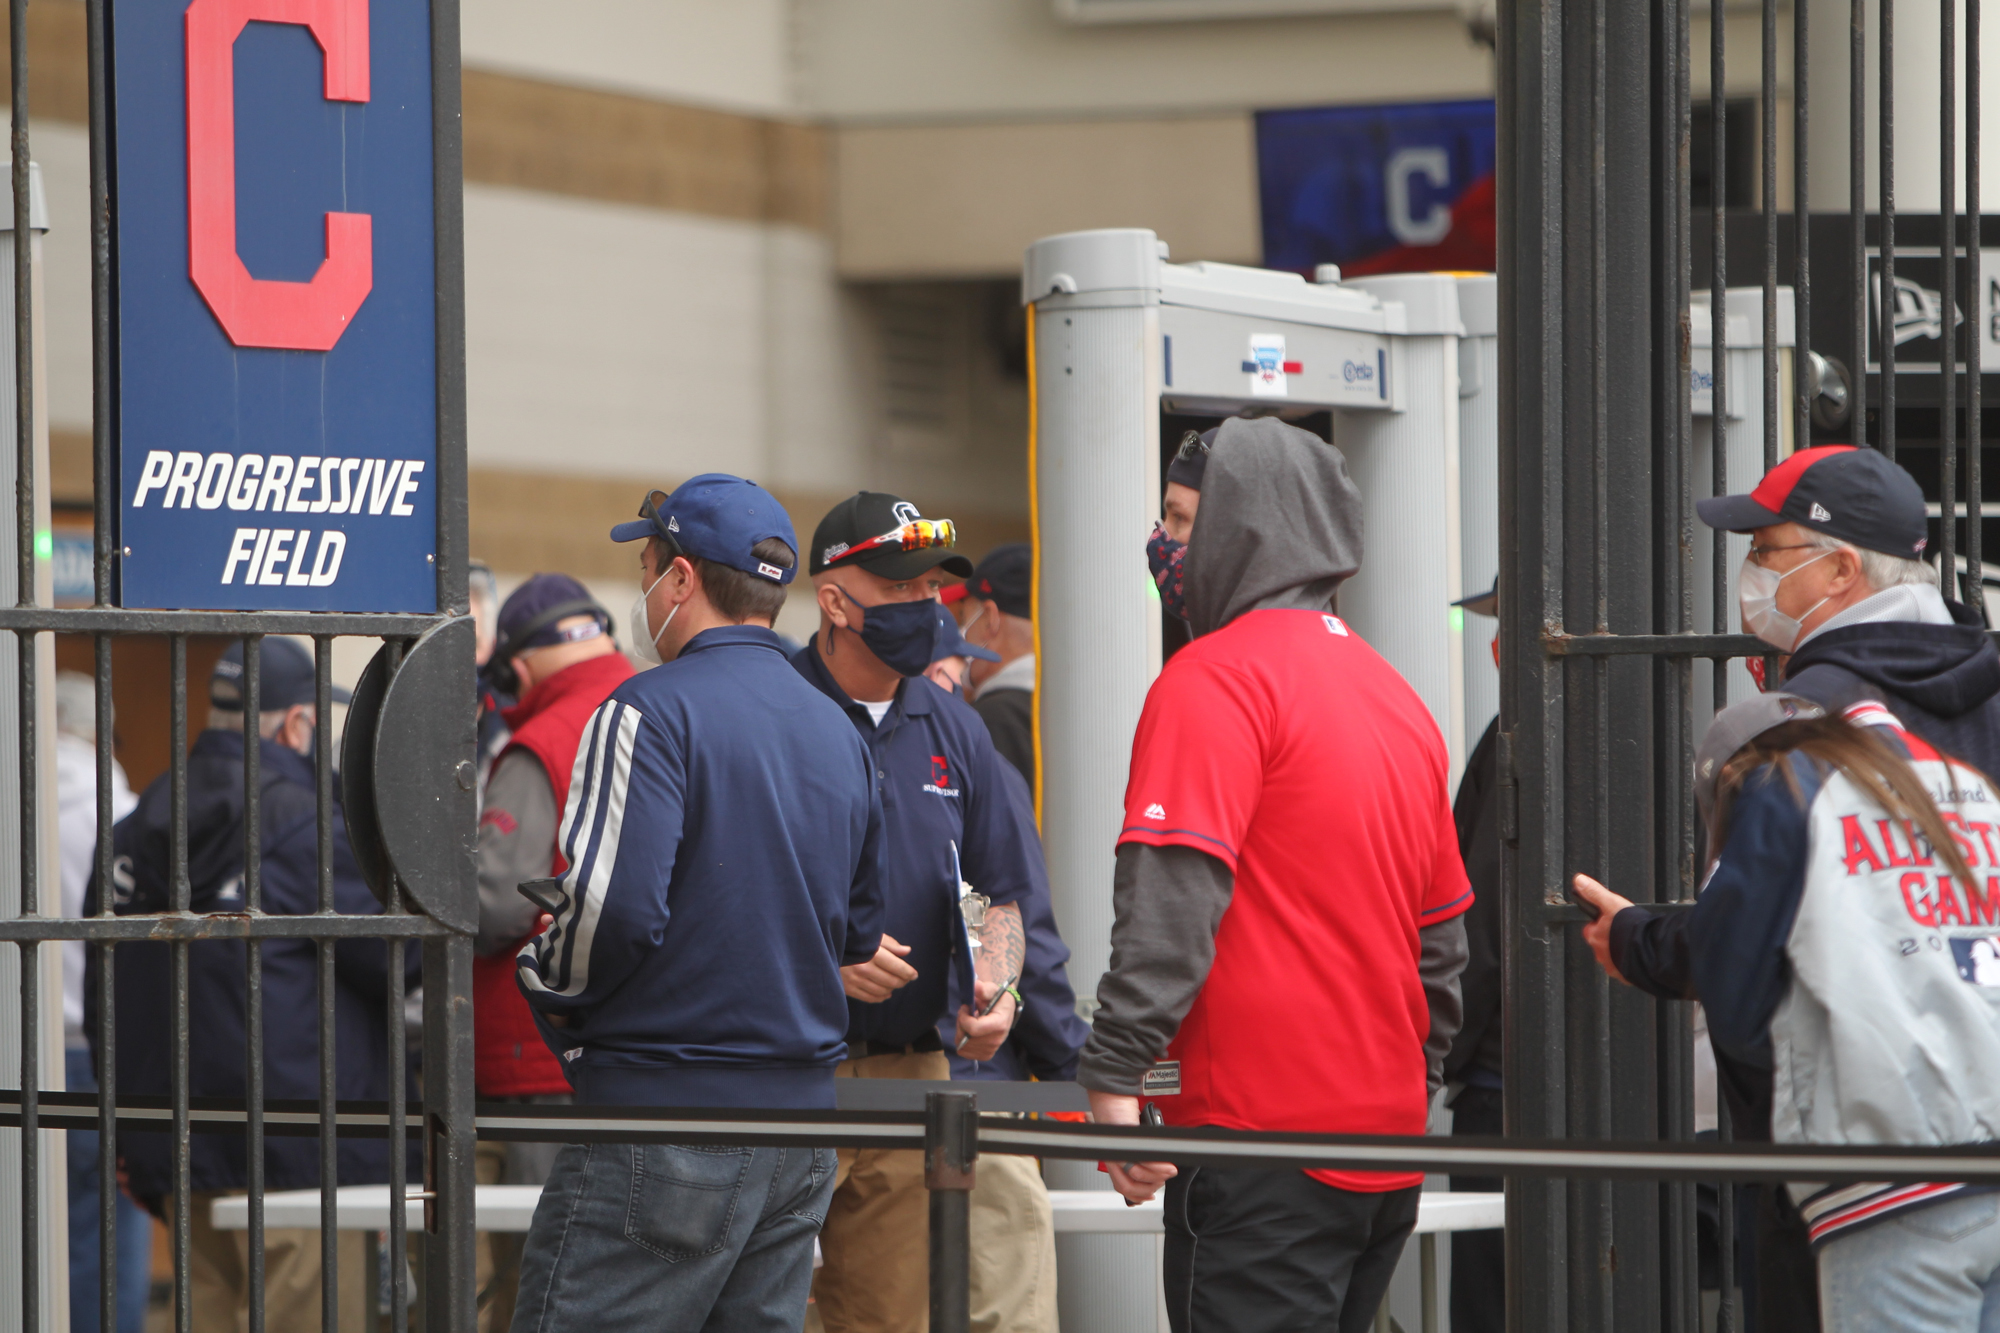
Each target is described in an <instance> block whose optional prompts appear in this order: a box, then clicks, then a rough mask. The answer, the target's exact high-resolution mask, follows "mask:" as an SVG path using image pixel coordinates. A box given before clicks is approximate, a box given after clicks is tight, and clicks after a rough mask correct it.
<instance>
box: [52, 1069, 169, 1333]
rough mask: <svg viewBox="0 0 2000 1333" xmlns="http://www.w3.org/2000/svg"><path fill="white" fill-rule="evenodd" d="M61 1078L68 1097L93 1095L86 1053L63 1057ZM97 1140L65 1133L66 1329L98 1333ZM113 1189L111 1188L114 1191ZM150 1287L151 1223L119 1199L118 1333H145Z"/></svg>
mask: <svg viewBox="0 0 2000 1333" xmlns="http://www.w3.org/2000/svg"><path fill="white" fill-rule="evenodd" d="M63 1072H64V1074H65V1076H66V1078H67V1080H68V1082H67V1086H68V1088H69V1090H70V1091H71V1092H95V1091H97V1076H96V1074H95V1073H94V1072H93V1071H92V1069H91V1067H90V1052H89V1051H87V1050H73V1051H66V1052H64V1054H63ZM97 1186H98V1175H97V1134H96V1132H95V1131H93V1130H79V1129H72V1130H71V1131H69V1327H70V1333H99V1327H98V1319H97V1316H98V1307H99V1302H100V1301H101V1300H102V1299H103V1298H102V1297H101V1296H99V1295H98V1292H99V1290H100V1288H99V1283H100V1281H101V1280H102V1274H101V1269H102V1267H103V1265H102V1262H101V1258H102V1256H101V1255H100V1254H99V1252H98V1245H97V1239H98V1231H97ZM113 1188H114V1189H115V1188H116V1187H115V1186H114V1187H113ZM152 1285H153V1222H152V1219H151V1218H149V1217H147V1216H146V1210H145V1209H143V1208H141V1207H140V1206H139V1205H138V1204H136V1203H134V1202H132V1200H131V1199H129V1198H127V1197H126V1196H125V1194H124V1193H123V1192H120V1193H119V1195H118V1333H144V1330H145V1327H146V1298H147V1297H148V1296H149V1295H150V1294H151V1291H152Z"/></svg>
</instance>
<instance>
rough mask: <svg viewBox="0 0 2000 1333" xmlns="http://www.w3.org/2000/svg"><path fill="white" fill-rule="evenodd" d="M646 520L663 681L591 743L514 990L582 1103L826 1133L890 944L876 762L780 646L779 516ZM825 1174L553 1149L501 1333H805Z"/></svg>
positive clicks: (750, 499) (637, 526)
mask: <svg viewBox="0 0 2000 1333" xmlns="http://www.w3.org/2000/svg"><path fill="white" fill-rule="evenodd" d="M639 513H640V520H639V521H638V522H636V523H622V524H620V525H619V526H618V527H616V528H614V529H612V537H613V539H614V540H617V541H637V540H640V539H642V538H643V539H645V541H646V545H645V547H644V548H643V551H642V554H641V557H640V568H641V570H642V573H643V577H644V583H643V588H642V591H641V592H640V594H639V598H638V600H637V601H636V602H635V603H634V604H633V607H632V616H631V619H632V639H633V645H634V647H635V649H636V650H637V652H638V653H639V655H640V656H642V657H645V658H648V659H650V660H652V661H654V662H659V661H661V660H662V659H665V664H664V665H661V666H658V667H657V668H656V669H654V670H651V671H644V672H641V673H640V674H638V675H637V676H634V677H632V678H631V679H630V680H627V681H626V682H625V683H624V684H622V685H620V686H619V687H618V688H617V689H616V690H615V691H613V692H612V694H611V696H610V698H609V699H607V700H606V701H605V702H604V704H603V705H602V706H600V707H599V708H598V710H597V711H596V713H594V714H593V715H592V716H591V719H590V722H589V723H588V724H587V725H586V726H585V728H584V734H583V739H582V742H581V744H579V745H578V746H577V748H576V754H577V758H576V765H575V768H574V770H573V771H572V773H571V776H570V781H569V794H568V800H567V802H566V804H565V807H564V813H563V819H562V824H561V826H560V829H559V832H558V835H557V839H558V846H559V849H560V852H561V855H562V858H563V860H564V862H565V863H566V864H567V867H568V868H567V869H566V870H565V871H564V873H563V876H562V878H561V879H560V880H559V881H550V880H543V881H538V882H537V885H536V887H537V888H538V889H539V890H540V891H542V892H543V893H544V894H545V895H546V896H547V898H548V900H549V910H550V911H551V912H552V914H553V920H552V922H551V923H550V925H549V926H548V928H547V929H546V930H544V931H543V932H542V933H541V934H540V935H539V936H538V937H536V938H535V939H534V940H532V941H531V942H530V943H529V944H528V945H527V947H526V948H524V949H522V951H521V954H520V959H519V966H520V972H519V976H520V982H521V990H522V993H523V994H525V995H526V996H527V999H528V1003H529V1005H530V1006H531V1007H532V1008H533V1009H534V1011H535V1014H536V1017H537V1019H538V1020H539V1022H540V1023H541V1025H542V1030H543V1036H544V1038H545V1039H546V1040H547V1041H548V1043H549V1046H550V1048H551V1049H552V1050H554V1051H555V1052H556V1054H557V1055H558V1056H559V1057H561V1059H562V1062H563V1068H564V1070H565V1072H566V1073H567V1074H568V1075H569V1079H570V1082H571V1083H572V1085H573V1086H574V1087H575V1089H576V1098H577V1101H578V1102H579V1103H580V1104H584V1105H597V1106H678V1107H688V1106H720V1107H757V1108H775V1107H802V1108H826V1109H831V1108H832V1107H833V1104H834V1097H833V1078H834V1070H835V1068H836V1067H837V1066H838V1065H839V1063H840V1060H841V1058H842V1056H843V1055H845V1054H846V1047H845V1044H844V1042H843V1034H844V1032H845V1030H846V1028H847V1026H848V1013H847V1004H846V1001H845V999H844V997H843V994H842V989H843V988H842V976H841V969H842V967H844V966H847V965H854V964H862V963H865V962H867V961H868V960H869V959H871V958H873V957H874V956H875V954H876V952H877V945H878V942H879V941H880V938H881V925H882V921H881V910H880V909H881V899H880V895H879V889H878V874H879V869H880V853H879V847H880V835H881V803H880V800H879V798H878V797H877V795H876V792H875V787H874V784H873V783H872V782H871V781H870V780H869V774H870V772H871V771H872V767H873V766H872V765H871V764H870V763H869V757H868V752H867V747H866V746H865V745H863V744H862V742H861V739H860V738H859V737H857V736H856V735H855V734H854V728H853V726H852V725H851V724H850V723H849V722H848V721H847V720H846V719H845V718H843V717H842V716H841V714H840V710H839V709H838V708H835V707H833V706H832V705H831V704H830V703H828V701H827V699H826V697H825V696H824V695H822V694H820V693H819V692H818V691H816V690H814V689H813V688H811V687H810V686H809V685H807V684H806V683H805V682H803V681H801V680H800V679H799V677H798V673H797V672H796V671H794V670H793V669H792V667H791V666H790V664H788V663H787V662H786V660H785V656H784V649H783V647H782V642H783V641H782V640H780V639H779V638H778V636H777V635H776V634H774V633H773V632H772V631H771V621H772V619H773V618H774V617H775V616H776V614H777V611H778V608H779V607H780V606H782V605H783V603H784V585H785V584H787V583H789V582H790V581H791V579H792V577H793V575H794V573H795V572H796V567H797V564H798V560H797V556H796V554H795V552H796V550H797V545H796V542H795V539H794V538H793V536H792V526H791V522H790V520H789V519H787V518H786V517H785V512H784V510H783V509H782V508H780V507H779V505H778V503H777V501H775V500H774V499H772V498H771V496H770V494H769V492H767V491H764V490H762V489H760V488H759V487H758V486H756V485H755V484H754V483H752V482H748V481H744V480H743V479H742V478H740V477H730V476H725V475H722V474H719V473H711V474H708V475H705V476H700V477H696V478H694V479H693V480H691V481H689V482H687V483H686V484H685V485H683V486H682V487H681V488H680V489H679V490H677V491H675V492H674V493H673V494H672V495H665V494H663V493H661V492H659V491H655V492H653V493H652V494H651V495H649V496H648V497H647V499H646V502H645V504H644V505H643V506H642V507H641V508H640V511H639ZM834 1168H835V1161H834V1155H833V1153H832V1152H831V1151H830V1150H827V1149H807V1148H748V1147H716V1146H706V1147H699V1148H695V1147H664V1146H638V1145H631V1144H587V1145H580V1144H570V1145H568V1146H566V1147H564V1148H563V1150H562V1152H561V1154H560V1155H559V1156H558V1157H557V1158H556V1164H555V1169H554V1171H553V1172H551V1174H550V1176H549V1181H548V1184H547V1185H546V1186H545V1187H544V1189H543V1191H542V1199H541V1203H540V1204H539V1205H538V1206H537V1207H536V1210H535V1218H534V1223H533V1225H532V1226H531V1228H530V1230H529V1232H528V1239H527V1244H526V1247H525V1250H524V1253H523V1255H522V1259H521V1289H520V1296H519V1298H518V1301H517V1304H516V1305H515V1311H514V1325H513V1327H514V1330H515V1333H561V1331H566V1330H572V1329H617V1328H638V1327H646V1328H690V1329H693V1328H713V1329H727V1330H730V1331H731V1333H737V1331H739V1330H758V1331H759V1333H796V1331H797V1329H798V1328H799V1326H800V1324H801V1323H802V1322H803V1321H804V1319H805V1308H806V1296H807V1292H808V1290H809V1288H810V1285H811V1281H812V1242H813V1237H814V1235H815V1233H817V1232H818V1230H819V1226H820V1221H821V1219H822V1218H823V1217H824V1216H825V1215H826V1208H827V1201H828V1199H829V1198H830V1197H831V1196H832V1194H833V1173H834Z"/></svg>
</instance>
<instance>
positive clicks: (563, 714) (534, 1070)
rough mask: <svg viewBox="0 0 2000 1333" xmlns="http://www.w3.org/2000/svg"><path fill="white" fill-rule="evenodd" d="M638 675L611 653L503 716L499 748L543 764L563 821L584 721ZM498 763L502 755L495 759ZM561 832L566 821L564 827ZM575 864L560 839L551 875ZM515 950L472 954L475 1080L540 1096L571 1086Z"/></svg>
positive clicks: (494, 1089)
mask: <svg viewBox="0 0 2000 1333" xmlns="http://www.w3.org/2000/svg"><path fill="white" fill-rule="evenodd" d="M631 674H632V664H631V663H630V662H628V661H626V660H625V656H624V654H623V653H606V654H605V655H604V656H602V657H593V658H590V659H588V660H586V661H582V662H578V663H575V664H574V665H572V666H567V667H564V668H563V669H562V670H561V671H558V672H556V674H555V675H553V676H550V677H549V678H548V679H547V680H545V681H542V682H541V683H540V684H538V685H536V686H535V687H534V688H533V689H532V690H529V691H528V697H527V698H525V699H523V700H521V702H520V703H518V704H516V705H515V706H514V707H512V708H510V709H508V710H507V711H506V712H505V713H503V714H501V716H502V717H504V718H505V719H506V721H507V725H508V726H510V727H512V728H513V729H514V735H513V738H512V739H511V740H509V741H508V742H507V748H506V749H504V750H502V751H501V752H500V759H505V758H506V757H507V756H508V755H510V754H512V753H513V752H514V751H516V750H525V751H527V752H528V753H529V754H532V755H533V756H535V758H536V759H537V760H539V761H540V762H541V765H542V771H543V772H544V773H547V774H548V776H549V786H550V788H552V789H553V791H554V793H555V800H556V815H557V818H558V821H560V819H561V815H562V810H563V806H564V804H565V803H566V802H567V801H568V799H569V775H570V770H571V769H572V768H573V767H575V764H576V747H577V745H578V743H579V742H581V740H582V739H583V729H584V726H585V725H586V724H587V723H588V722H589V721H590V715H591V714H592V713H595V712H596V711H597V707H598V705H599V704H601V703H603V702H604V701H605V700H606V699H608V698H610V697H611V692H612V691H613V690H615V689H617V688H618V687H619V685H620V684H622V683H623V682H624V681H625V679H626V678H627V677H629V676H630V675H631ZM494 763H495V765H496V767H497V765H498V764H499V759H496V760H495V761H494ZM557 832H558V836H560V832H561V829H560V824H559V825H558V830H557ZM566 869H568V867H567V866H566V865H565V864H564V862H563V859H562V854H561V853H560V852H559V851H557V850H556V847H555V846H554V845H551V846H550V848H549V873H550V874H551V875H560V874H561V873H562V872H563V871H564V870H566ZM516 952H517V950H516V949H514V948H511V947H510V948H508V949H505V950H502V951H501V952H500V953H498V954H495V955H494V956H493V957H491V958H474V959H473V960H472V1041H473V1080H474V1083H475V1084H476V1085H477V1087H478V1091H479V1095H480V1096H482V1097H533V1096H540V1095H543V1094H547V1093H556V1092H568V1091H569V1090H570V1087H569V1080H568V1079H566V1078H564V1077H563V1071H562V1063H561V1062H560V1061H558V1060H557V1059H556V1058H555V1056H554V1055H552V1054H550V1053H549V1048H548V1044H547V1043H546V1042H544V1041H543V1040H542V1034H541V1031H540V1029H538V1028H536V1026H535V1019H534V1015H533V1014H531V1013H530V1012H529V1011H528V1002H527V1001H526V1000H524V999H522V998H521V988H520V985H519V983H517V982H516V981H515V980H514V970H515V969H514V955H515V953H516Z"/></svg>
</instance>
